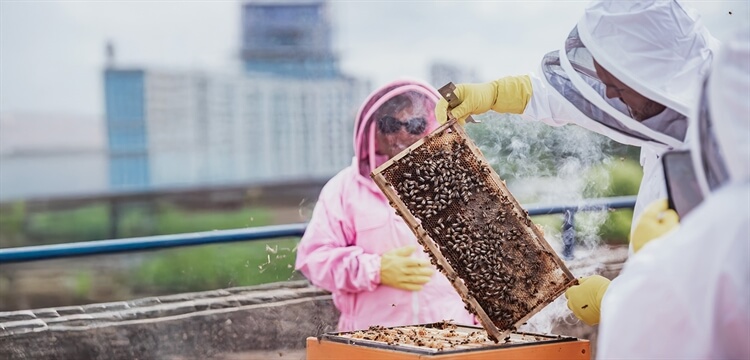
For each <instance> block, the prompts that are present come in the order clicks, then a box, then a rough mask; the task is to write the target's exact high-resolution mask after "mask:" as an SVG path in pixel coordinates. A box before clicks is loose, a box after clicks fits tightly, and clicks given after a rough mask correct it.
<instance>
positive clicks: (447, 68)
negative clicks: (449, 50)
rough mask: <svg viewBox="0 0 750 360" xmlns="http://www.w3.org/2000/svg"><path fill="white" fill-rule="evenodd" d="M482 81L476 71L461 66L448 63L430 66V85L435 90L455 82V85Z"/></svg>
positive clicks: (435, 63) (434, 63) (437, 63)
mask: <svg viewBox="0 0 750 360" xmlns="http://www.w3.org/2000/svg"><path fill="white" fill-rule="evenodd" d="M479 81H482V80H481V78H480V77H479V76H477V73H476V72H475V71H474V69H472V68H469V69H466V68H463V67H461V66H460V65H457V64H452V63H447V62H433V63H432V64H430V84H432V86H434V87H435V88H438V89H439V88H441V87H442V86H443V85H445V84H447V83H449V82H453V83H455V84H459V83H467V82H479Z"/></svg>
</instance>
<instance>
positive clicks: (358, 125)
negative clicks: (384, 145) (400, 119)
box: [354, 79, 440, 179]
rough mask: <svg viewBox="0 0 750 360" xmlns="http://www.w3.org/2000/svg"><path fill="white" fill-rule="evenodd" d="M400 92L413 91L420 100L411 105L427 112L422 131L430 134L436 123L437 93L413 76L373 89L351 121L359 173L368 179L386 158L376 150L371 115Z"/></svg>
mask: <svg viewBox="0 0 750 360" xmlns="http://www.w3.org/2000/svg"><path fill="white" fill-rule="evenodd" d="M402 94H410V95H413V97H414V98H415V99H416V100H417V101H420V102H421V103H420V104H414V106H420V107H422V108H423V109H425V111H426V112H427V113H428V114H427V117H426V119H425V120H426V126H425V127H424V130H423V133H422V134H423V135H426V134H429V133H430V132H432V131H433V130H435V129H436V128H437V127H438V123H437V120H435V114H434V110H433V109H434V108H435V104H436V103H437V101H438V98H439V96H440V94H438V92H437V91H436V90H435V89H434V88H433V87H431V86H430V85H427V84H426V83H423V82H421V81H417V80H413V79H399V80H396V81H393V82H391V83H389V84H386V85H384V86H382V87H380V88H378V89H376V90H375V91H373V92H372V93H371V94H370V95H369V96H368V97H367V99H365V102H364V103H363V104H362V107H360V109H359V111H358V112H357V117H356V122H355V124H354V158H355V161H357V162H358V163H359V173H360V174H361V175H362V176H364V177H366V178H367V179H370V172H372V171H373V170H375V168H376V167H378V166H380V165H382V164H383V163H385V162H386V161H387V160H388V157H387V156H385V155H378V154H377V153H376V151H375V149H376V143H375V132H376V131H377V126H375V123H376V121H377V119H375V118H374V115H375V114H376V113H377V111H378V109H379V108H380V107H381V106H383V105H384V104H385V103H386V102H388V100H391V99H393V98H394V97H396V96H398V95H402Z"/></svg>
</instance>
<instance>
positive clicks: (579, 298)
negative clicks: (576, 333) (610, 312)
mask: <svg viewBox="0 0 750 360" xmlns="http://www.w3.org/2000/svg"><path fill="white" fill-rule="evenodd" d="M609 283H610V281H609V279H607V278H605V277H604V276H600V275H592V276H588V277H584V278H580V279H578V285H575V286H571V287H570V288H569V289H568V290H566V291H565V298H566V299H568V309H570V311H572V312H573V315H575V316H576V317H577V318H579V319H580V320H581V321H583V322H585V323H586V324H588V325H591V326H593V325H596V324H598V323H599V316H600V315H601V310H600V308H601V305H602V298H603V297H604V293H606V292H607V288H608V287H609Z"/></svg>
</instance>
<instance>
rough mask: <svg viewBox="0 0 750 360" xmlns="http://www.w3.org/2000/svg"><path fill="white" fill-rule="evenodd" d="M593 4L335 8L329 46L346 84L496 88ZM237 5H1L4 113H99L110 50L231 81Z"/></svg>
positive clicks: (131, 60) (711, 13)
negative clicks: (459, 79) (481, 84)
mask: <svg viewBox="0 0 750 360" xmlns="http://www.w3.org/2000/svg"><path fill="white" fill-rule="evenodd" d="M587 3H588V2H587V1H586V2H582V1H563V2H550V1H529V2H516V1H483V2H457V1H443V2H422V1H404V2H385V1H381V2H358V1H357V2H355V1H331V10H332V19H333V22H334V26H333V35H334V45H333V46H334V50H335V51H336V52H337V53H338V54H339V56H340V60H341V61H340V62H341V68H342V70H343V72H344V73H345V74H348V75H351V76H355V77H359V78H363V79H366V80H371V82H372V84H373V85H378V84H381V83H383V82H386V81H388V80H389V79H391V78H394V77H397V76H411V77H416V78H420V79H423V80H429V70H430V69H429V68H430V65H431V64H432V63H433V62H444V63H450V64H456V65H458V66H463V67H465V68H466V69H467V71H473V72H476V73H477V74H478V75H479V76H480V78H482V79H487V80H490V79H493V78H496V77H499V76H503V75H513V74H519V73H524V72H528V71H536V69H537V67H538V62H539V60H540V59H541V57H542V55H543V54H544V53H546V52H548V51H550V50H552V49H556V48H559V44H561V43H562V41H563V40H564V38H565V36H566V35H567V33H568V31H569V30H570V29H571V28H572V26H573V25H574V24H575V23H576V21H577V20H578V17H579V16H580V14H581V13H582V11H583V8H584V7H585V5H586V4H587ZM684 3H686V4H688V5H689V6H692V7H694V8H696V9H697V10H698V11H699V12H700V13H701V15H702V17H703V19H704V21H705V23H706V24H707V26H708V27H709V29H710V30H711V31H712V33H713V34H714V35H715V36H716V37H717V38H719V39H720V40H721V39H723V38H726V36H728V35H729V34H730V33H731V32H732V31H733V30H734V29H738V28H739V27H740V26H742V25H743V24H747V23H748V22H749V21H748V20H749V19H750V11H749V10H748V2H746V1H687V2H684ZM240 6H241V1H214V2H206V1H190V2H184V3H175V2H162V1H156V2H116V1H104V2H96V3H92V2H72V1H59V2H34V1H29V2H12V1H3V2H0V113H15V112H43V113H66V114H82V115H103V114H104V100H103V98H102V87H103V84H102V80H101V77H100V74H101V70H102V69H103V68H104V66H105V63H106V56H105V46H106V43H107V41H110V40H111V41H112V42H113V44H114V45H115V56H116V59H117V63H118V64H119V65H121V66H129V65H132V66H136V67H142V66H147V67H151V68H164V69H181V70H206V71H219V72H230V73H233V72H235V71H236V70H237V69H239V68H241V66H242V65H241V60H240V57H239V52H240V34H239V31H238V29H239V22H240ZM730 12H731V14H730ZM196 20H200V21H196Z"/></svg>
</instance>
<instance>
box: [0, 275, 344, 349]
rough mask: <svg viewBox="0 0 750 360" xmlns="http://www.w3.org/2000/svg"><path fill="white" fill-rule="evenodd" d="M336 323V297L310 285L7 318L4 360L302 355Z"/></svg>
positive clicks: (2, 322)
mask: <svg viewBox="0 0 750 360" xmlns="http://www.w3.org/2000/svg"><path fill="white" fill-rule="evenodd" d="M337 320H338V313H337V312H336V311H335V308H334V306H333V303H332V301H331V297H330V295H329V294H327V293H326V292H325V291H323V290H320V289H318V288H315V287H312V286H309V285H307V282H306V281H302V282H287V283H277V284H272V285H264V286H259V287H248V288H233V289H226V290H217V291H209V292H202V293H192V294H178V295H171V296H166V297H158V298H145V299H138V300H133V301H128V302H117V303H106V304H92V305H86V306H77V307H65V308H51V309H39V310H24V311H19V312H5V313H0V358H3V359H163V358H174V357H188V358H208V357H213V356H215V355H217V354H222V353H234V352H243V351H251V350H271V349H294V348H303V347H304V346H305V343H304V341H305V338H306V337H308V336H315V335H317V334H319V333H322V332H327V331H333V330H335V327H336V323H337Z"/></svg>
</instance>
